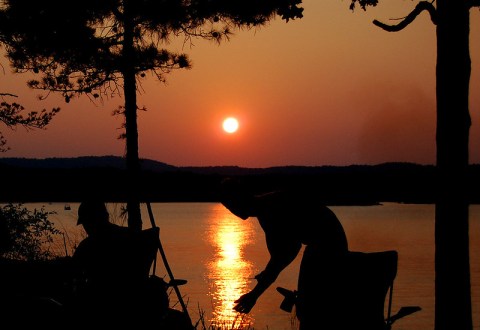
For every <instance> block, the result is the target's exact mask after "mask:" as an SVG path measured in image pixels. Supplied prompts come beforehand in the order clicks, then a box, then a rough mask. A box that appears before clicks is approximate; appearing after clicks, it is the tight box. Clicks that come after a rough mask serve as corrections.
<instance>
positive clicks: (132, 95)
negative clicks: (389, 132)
mask: <svg viewBox="0 0 480 330" xmlns="http://www.w3.org/2000/svg"><path fill="white" fill-rule="evenodd" d="M129 3H130V0H125V1H124V15H125V17H124V24H125V26H124V40H123V80H124V93H125V135H126V162H127V211H128V227H129V228H131V229H132V230H136V231H139V230H141V229H142V217H141V212H140V199H139V193H140V191H139V185H138V183H139V178H140V159H139V156H138V126H137V85H136V81H135V68H134V66H133V63H134V62H135V52H134V48H133V47H134V46H133V41H134V38H133V33H134V31H133V29H134V25H133V20H132V17H131V16H130V15H129Z"/></svg>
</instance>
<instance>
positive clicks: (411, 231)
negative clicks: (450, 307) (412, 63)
mask: <svg viewBox="0 0 480 330" xmlns="http://www.w3.org/2000/svg"><path fill="white" fill-rule="evenodd" d="M42 205H44V206H45V209H46V210H54V211H56V212H57V214H56V215H53V216H52V217H51V219H52V220H53V221H54V222H55V223H56V224H57V228H59V229H62V230H64V231H65V233H66V235H65V244H63V242H61V244H59V248H61V249H63V250H65V249H66V250H67V251H70V249H71V247H72V246H74V245H75V243H78V241H79V240H81V239H82V237H83V236H84V234H83V232H82V230H81V228H80V227H77V226H75V221H76V211H77V208H78V204H74V203H72V204H71V205H70V206H71V210H64V204H55V203H54V204H26V206H27V207H29V208H33V207H37V208H39V207H41V206H42ZM108 207H109V210H110V212H111V213H112V214H113V216H112V218H114V221H116V222H121V220H120V219H119V217H118V216H116V214H118V213H119V209H120V205H118V204H110V205H108ZM152 209H153V213H154V216H155V222H156V224H157V226H159V227H160V238H161V241H162V243H163V246H164V249H165V252H166V255H167V258H168V261H169V264H170V267H171V269H172V271H173V273H174V276H175V277H176V278H179V279H186V280H188V283H187V284H186V285H184V286H181V287H180V291H181V292H182V295H183V296H184V301H185V302H186V304H187V305H188V309H189V313H190V316H191V318H192V320H193V321H194V322H195V321H197V320H198V319H200V315H201V313H204V319H205V320H206V324H207V325H210V324H218V325H226V324H232V323H233V322H244V324H250V325H251V327H254V328H255V330H260V329H274V330H284V329H285V330H291V329H296V325H295V322H294V318H292V315H291V314H289V313H286V312H284V311H282V310H280V309H279V305H280V303H281V301H282V296H281V295H280V294H279V293H277V292H276V290H275V287H276V286H282V287H285V288H290V289H295V288H296V281H297V274H298V267H299V262H300V258H301V254H300V255H299V256H298V257H297V259H296V260H295V262H294V263H293V264H291V265H290V266H289V267H288V268H287V269H286V270H285V271H284V273H282V274H281V275H280V277H279V278H278V279H277V282H276V283H274V285H273V286H272V287H271V288H269V289H268V290H267V291H266V292H265V293H264V295H263V296H261V297H260V299H259V301H258V302H257V305H256V306H255V307H254V309H253V310H252V312H251V313H250V314H249V315H248V317H247V318H244V319H243V320H239V319H236V317H237V315H236V314H235V313H233V312H232V307H233V305H234V303H233V301H234V300H235V299H236V298H238V297H239V296H240V295H241V294H242V293H245V292H246V291H247V290H249V289H250V288H251V287H253V286H254V284H255V280H254V279H253V277H254V276H255V274H257V273H258V272H260V271H261V270H262V269H263V267H264V265H265V264H266V262H267V259H268V255H267V251H266V248H265V244H264V237H263V232H262V231H261V229H260V227H259V225H258V223H257V221H256V219H249V220H247V221H242V220H240V219H238V218H236V217H235V216H233V215H232V214H230V213H229V212H228V211H227V210H226V209H225V208H224V207H223V206H222V205H221V204H217V203H154V204H152ZM332 210H333V211H334V212H335V213H336V214H337V215H338V217H339V219H340V221H341V222H342V224H343V225H344V227H345V230H346V232H347V237H348V240H349V247H350V250H353V251H363V252H373V251H383V250H397V251H398V253H399V264H398V274H397V277H396V280H395V284H394V286H395V288H394V295H393V307H392V312H393V313H395V312H396V311H397V310H398V309H399V308H400V307H401V306H408V305H417V306H421V307H422V310H421V311H420V312H417V313H415V314H413V315H410V316H407V317H406V318H404V319H401V320H399V321H398V322H396V323H395V324H394V327H393V329H396V330H401V329H404V330H425V329H433V327H434V323H433V320H434V264H433V260H434V205H422V204H421V205H417V204H396V203H385V204H383V205H379V206H360V207H357V206H348V207H332ZM143 211H144V213H143V214H144V223H145V225H144V227H145V228H148V227H150V220H149V219H148V213H147V212H146V208H145V209H144V210H143ZM470 239H471V268H472V275H471V277H472V297H473V298H472V300H473V311H474V328H475V329H477V330H479V329H480V276H479V275H480V244H479V243H480V205H473V206H471V209H470ZM65 247H66V248H65ZM68 253H71V252H68ZM166 274H167V273H166V270H165V268H164V267H163V264H162V262H161V259H160V257H159V258H158V262H157V269H156V275H158V276H162V277H163V276H165V277H166V278H167V279H168V276H167V275H166ZM171 301H172V303H175V302H176V301H177V299H176V297H175V295H174V294H173V292H172V294H171ZM177 307H178V308H179V306H177ZM346 316H347V315H346ZM292 323H293V324H292ZM226 329H230V327H228V328H226Z"/></svg>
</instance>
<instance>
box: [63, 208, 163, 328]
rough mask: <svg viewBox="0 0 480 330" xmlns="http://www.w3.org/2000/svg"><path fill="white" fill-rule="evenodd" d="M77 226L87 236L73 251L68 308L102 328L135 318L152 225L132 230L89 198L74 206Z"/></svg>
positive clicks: (150, 255)
mask: <svg viewBox="0 0 480 330" xmlns="http://www.w3.org/2000/svg"><path fill="white" fill-rule="evenodd" d="M77 224H79V225H82V226H83V228H84V229H85V232H86V233H87V237H86V238H85V239H84V240H82V241H81V242H80V243H79V245H78V247H77V248H76V249H75V252H74V254H73V263H74V265H75V268H76V273H77V279H76V281H77V290H76V294H75V296H74V299H73V301H72V303H73V306H74V308H75V309H76V310H77V311H81V312H83V313H84V315H85V317H86V319H94V320H96V321H101V322H104V325H108V326H114V325H118V326H125V325H126V324H129V323H132V322H133V323H136V322H137V321H140V320H139V319H138V318H137V317H138V315H139V314H140V313H141V308H142V306H144V304H145V303H147V302H148V301H149V300H150V297H147V296H146V295H148V292H147V290H146V288H147V286H148V279H149V270H150V267H151V264H152V262H153V260H154V258H155V255H156V252H157V247H158V245H157V242H158V229H157V228H152V229H148V230H142V231H141V232H133V231H131V230H130V229H129V228H128V227H122V226H119V225H117V224H114V223H111V222H110V221H109V213H108V211H107V208H106V206H105V204H104V203H103V202H100V201H95V200H93V201H85V202H82V203H81V204H80V206H79V209H78V221H77Z"/></svg>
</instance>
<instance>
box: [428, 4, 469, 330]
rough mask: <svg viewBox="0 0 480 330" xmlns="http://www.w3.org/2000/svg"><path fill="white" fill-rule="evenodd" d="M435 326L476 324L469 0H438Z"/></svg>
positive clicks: (443, 329) (455, 329)
mask: <svg viewBox="0 0 480 330" xmlns="http://www.w3.org/2000/svg"><path fill="white" fill-rule="evenodd" d="M437 11H438V21H437V68H436V70H437V71H436V79H437V80H436V85H437V87H436V94H437V133H436V140H437V170H438V172H437V175H438V181H437V182H438V189H437V191H438V196H437V201H436V206H435V247H436V250H435V329H436V330H447V329H448V330H471V329H472V307H471V292H470V261H469V260H470V257H469V255H470V253H469V233H468V231H469V228H468V221H469V220H468V219H469V212H468V208H469V202H468V198H467V195H466V192H465V188H464V187H465V186H466V184H465V183H466V179H467V169H468V163H469V160H468V145H469V131H470V125H471V119H470V114H469V107H468V101H469V85H470V71H471V64H470V51H469V29H470V20H469V8H468V7H467V5H466V2H465V1H458V0H437Z"/></svg>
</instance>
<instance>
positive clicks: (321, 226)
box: [220, 179, 348, 330]
mask: <svg viewBox="0 0 480 330" xmlns="http://www.w3.org/2000/svg"><path fill="white" fill-rule="evenodd" d="M220 201H221V202H222V204H223V205H224V206H225V207H226V208H227V209H228V210H230V211H231V212H232V213H233V214H234V215H236V216H238V217H240V218H241V219H243V220H246V219H248V218H249V217H256V218H257V220H258V222H259V224H260V226H261V227H262V229H263V231H264V233H265V239H266V245H267V249H268V251H269V253H270V260H269V261H268V263H267V265H266V266H265V269H264V270H263V271H262V272H260V274H258V275H256V276H255V279H256V280H257V284H256V285H255V287H254V288H253V289H252V290H251V291H250V292H248V293H246V294H244V295H242V296H241V297H240V298H238V299H237V300H236V301H235V303H236V306H235V307H234V309H235V310H236V311H238V312H241V313H248V312H250V310H251V309H252V308H253V307H254V305H255V303H256V302H257V299H258V298H259V297H260V295H262V293H263V292H264V291H265V290H266V289H267V288H268V287H269V286H270V285H271V284H272V283H274V281H275V280H276V279H277V277H278V275H279V274H280V272H282V271H283V270H284V269H285V268H286V267H287V266H288V265H289V264H290V263H291V262H292V261H293V260H294V259H295V258H296V256H297V255H298V253H299V252H300V250H301V247H302V245H305V250H304V253H303V257H302V261H301V266H300V272H299V278H298V295H297V300H296V306H297V307H296V313H297V318H298V320H299V322H300V329H301V330H307V329H308V330H310V329H342V327H341V317H342V315H343V313H344V310H342V308H341V306H342V302H341V299H343V298H344V297H342V292H341V278H342V273H343V271H342V268H343V263H344V260H345V257H346V255H347V254H348V244H347V238H346V235H345V231H344V229H343V227H342V225H341V223H340V221H339V220H338V218H337V217H336V215H335V214H334V213H333V212H332V211H331V210H330V209H329V208H328V207H326V206H325V205H322V203H321V201H320V200H317V199H315V198H313V197H312V196H309V195H302V194H299V193H298V192H288V191H275V192H269V193H265V194H262V195H254V194H252V193H250V192H248V191H247V190H246V189H245V188H244V187H243V186H242V185H241V184H239V182H238V181H236V180H234V179H225V180H224V181H223V182H222V184H221V197H220ZM337 284H338V285H337Z"/></svg>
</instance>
